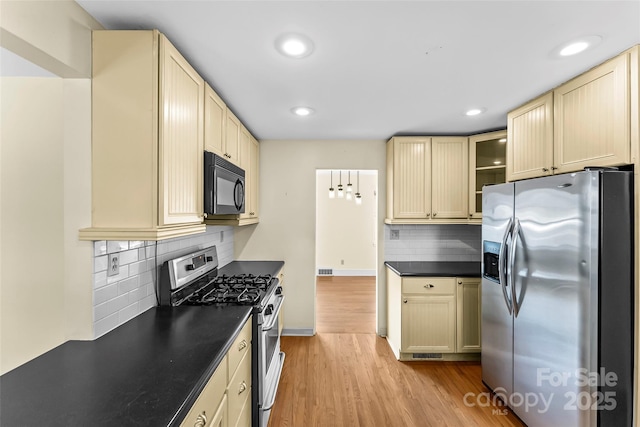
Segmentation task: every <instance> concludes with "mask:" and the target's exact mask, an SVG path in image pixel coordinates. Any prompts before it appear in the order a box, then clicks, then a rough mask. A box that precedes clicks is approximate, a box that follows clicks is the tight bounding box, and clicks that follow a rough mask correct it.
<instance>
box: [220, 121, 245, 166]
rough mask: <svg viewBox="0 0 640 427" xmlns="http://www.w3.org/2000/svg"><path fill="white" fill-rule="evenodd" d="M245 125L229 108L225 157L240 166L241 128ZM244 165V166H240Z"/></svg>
mask: <svg viewBox="0 0 640 427" xmlns="http://www.w3.org/2000/svg"><path fill="white" fill-rule="evenodd" d="M242 128H243V126H242V123H241V122H240V120H239V119H238V118H237V117H236V115H235V114H233V113H232V112H231V110H227V129H226V137H225V152H224V154H223V155H224V157H226V158H227V160H229V161H230V162H231V163H233V164H235V165H237V166H240V150H241V143H240V138H241V130H242ZM240 167H242V166H240Z"/></svg>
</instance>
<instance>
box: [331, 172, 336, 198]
mask: <svg viewBox="0 0 640 427" xmlns="http://www.w3.org/2000/svg"><path fill="white" fill-rule="evenodd" d="M329 198H330V199H335V198H336V190H334V189H333V171H331V186H330V187H329Z"/></svg>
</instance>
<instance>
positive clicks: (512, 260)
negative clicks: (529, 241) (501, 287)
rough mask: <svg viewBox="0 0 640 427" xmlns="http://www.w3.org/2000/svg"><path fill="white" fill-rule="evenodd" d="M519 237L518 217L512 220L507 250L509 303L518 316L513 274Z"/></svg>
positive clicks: (514, 276)
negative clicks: (509, 248) (509, 282)
mask: <svg viewBox="0 0 640 427" xmlns="http://www.w3.org/2000/svg"><path fill="white" fill-rule="evenodd" d="M519 237H520V220H519V219H518V218H516V219H515V221H514V222H513V231H512V233H511V250H510V251H509V266H510V268H511V274H510V276H511V301H512V302H511V304H512V306H513V313H514V315H515V317H518V313H519V312H520V307H519V306H518V298H517V297H516V275H515V263H516V246H517V242H518V238H519Z"/></svg>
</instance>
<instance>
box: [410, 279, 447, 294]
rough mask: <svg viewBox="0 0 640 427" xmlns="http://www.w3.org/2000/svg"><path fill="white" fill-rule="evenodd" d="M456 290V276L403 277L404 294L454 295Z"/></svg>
mask: <svg viewBox="0 0 640 427" xmlns="http://www.w3.org/2000/svg"><path fill="white" fill-rule="evenodd" d="M455 291H456V279H455V277H405V278H403V279H402V293H403V294H427V295H453V294H454V293H455Z"/></svg>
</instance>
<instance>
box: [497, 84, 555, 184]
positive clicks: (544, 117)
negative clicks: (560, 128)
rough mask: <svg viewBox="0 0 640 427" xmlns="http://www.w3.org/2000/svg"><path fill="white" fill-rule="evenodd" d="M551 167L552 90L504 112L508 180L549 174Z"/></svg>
mask: <svg viewBox="0 0 640 427" xmlns="http://www.w3.org/2000/svg"><path fill="white" fill-rule="evenodd" d="M552 166H553V93H552V92H549V93H547V94H545V95H542V96H541V97H539V98H537V99H534V100H533V101H531V102H529V103H527V104H525V105H523V106H522V107H520V108H518V109H517V110H514V111H511V112H510V113H509V114H507V181H514V180H518V179H525V178H535V177H538V176H544V175H550V174H551V173H552V170H551V167H552Z"/></svg>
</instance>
